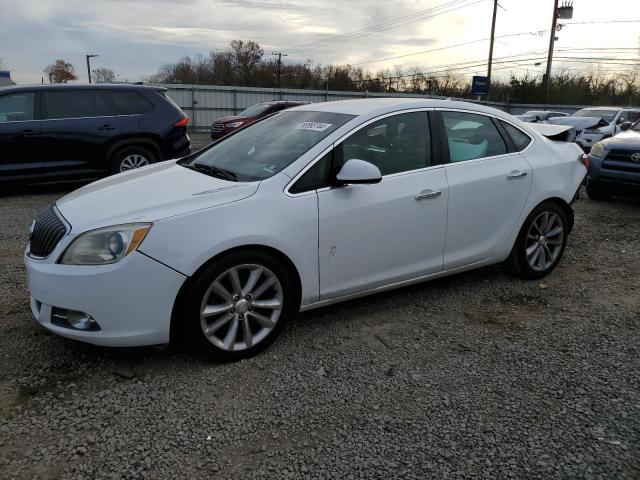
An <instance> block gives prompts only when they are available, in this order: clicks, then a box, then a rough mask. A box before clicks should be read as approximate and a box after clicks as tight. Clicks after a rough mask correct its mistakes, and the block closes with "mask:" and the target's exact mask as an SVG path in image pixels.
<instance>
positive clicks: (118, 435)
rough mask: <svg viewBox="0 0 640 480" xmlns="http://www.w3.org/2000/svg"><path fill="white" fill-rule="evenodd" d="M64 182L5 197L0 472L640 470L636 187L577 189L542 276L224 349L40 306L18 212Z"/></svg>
mask: <svg viewBox="0 0 640 480" xmlns="http://www.w3.org/2000/svg"><path fill="white" fill-rule="evenodd" d="M65 188H69V187H64V186H63V187H48V188H47V189H45V190H44V192H40V191H39V190H40V189H39V188H30V189H25V190H24V191H23V192H22V193H18V194H13V195H11V196H8V197H4V198H0V222H1V224H2V225H3V228H2V230H0V267H1V268H0V282H1V285H2V298H1V301H0V365H1V366H0V478H25V479H27V478H29V479H31V478H40V479H56V478H60V479H81V478H84V479H90V478H91V479H93V478H108V479H115V478H154V479H155V478H205V477H206V478H221V479H224V478H242V479H252V478H274V479H277V478H296V479H297V478H336V479H349V478H367V479H371V478H380V479H390V478H403V479H412V478H415V479H424V478H446V479H453V478H460V479H463V478H464V479H467V478H478V479H485V478H486V479H491V478H494V479H505V478H540V479H543V478H544V479H549V478H557V479H571V478H581V479H582V478H584V479H598V478H602V479H604V478H606V479H613V478H615V479H634V480H635V479H638V478H640V448H639V445H640V356H639V355H638V353H639V352H638V350H639V347H638V345H639V342H638V340H639V323H640V315H639V312H640V290H639V288H640V287H639V285H640V202H638V201H631V200H617V201H612V202H608V203H595V202H592V201H589V200H587V199H584V200H582V201H581V202H580V203H579V204H578V205H577V211H576V217H577V220H576V227H575V231H574V234H573V235H572V237H571V238H570V243H569V246H568V248H567V252H566V256H565V259H564V261H563V263H562V264H561V265H560V267H559V268H558V269H557V271H556V272H555V273H553V274H552V275H551V276H549V277H547V278H546V279H544V280H543V281H539V282H525V281H521V280H515V279H513V278H511V277H508V276H506V275H504V274H503V273H502V272H501V270H500V268H499V267H490V268H485V269H482V270H479V271H475V272H470V273H465V274H461V275H456V276H454V277H451V278H447V279H442V280H437V281H433V282H430V283H426V284H422V285H418V286H414V287H410V288H405V289H402V290H398V291H395V292H390V293H386V294H382V295H378V296H375V297H369V298H366V299H361V300H357V301H352V302H349V303H346V304H342V305H339V306H335V307H332V308H327V309H323V310H319V311H315V312H309V313H306V314H303V315H300V316H299V318H298V319H297V320H296V321H294V322H293V323H292V324H291V325H290V327H289V328H288V329H287V330H286V331H285V332H284V334H283V336H282V337H281V338H279V339H278V340H277V341H276V343H275V344H274V345H273V346H271V347H270V348H269V349H268V350H267V351H266V352H264V353H263V354H261V355H260V356H258V357H256V358H253V359H251V360H248V361H242V362H239V363H235V364H226V365H216V364H207V363H204V362H202V361H200V360H198V359H195V358H192V357H190V356H187V355H184V354H178V353H173V352H171V351H168V350H167V349H164V348H159V347H158V348H141V349H122V350H110V349H102V348H98V347H92V346H89V345H84V344H80V343H75V342H72V341H68V340H64V339H62V338H58V337H56V336H53V335H51V334H48V333H47V332H46V331H44V330H43V329H42V328H40V327H39V326H38V325H37V324H36V323H35V322H34V321H33V320H32V318H31V314H30V311H29V307H28V302H27V291H26V285H25V275H24V268H23V266H22V261H21V258H20V256H21V252H22V249H23V246H24V244H25V236H26V228H27V225H28V224H29V222H30V220H31V218H32V217H33V216H34V214H35V213H36V212H37V211H39V210H40V209H42V208H43V207H45V206H46V205H47V204H48V203H49V202H51V201H53V200H54V199H55V198H56V197H58V196H60V195H61V194H62V193H64V189H65Z"/></svg>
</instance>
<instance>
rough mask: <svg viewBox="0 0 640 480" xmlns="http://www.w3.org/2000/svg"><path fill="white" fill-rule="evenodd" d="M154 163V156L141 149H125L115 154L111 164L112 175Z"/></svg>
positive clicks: (134, 147) (136, 147) (135, 147)
mask: <svg viewBox="0 0 640 480" xmlns="http://www.w3.org/2000/svg"><path fill="white" fill-rule="evenodd" d="M155 161H156V156H155V155H154V154H153V153H151V152H150V151H149V150H147V149H146V148H143V147H138V146H133V147H125V148H123V149H122V150H120V151H118V152H116V154H115V155H114V156H113V160H112V162H111V165H112V171H113V173H122V172H126V171H129V170H133V169H136V168H140V167H146V166H147V165H151V164H152V163H154V162H155Z"/></svg>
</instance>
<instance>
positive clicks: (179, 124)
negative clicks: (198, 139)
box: [173, 117, 189, 127]
mask: <svg viewBox="0 0 640 480" xmlns="http://www.w3.org/2000/svg"><path fill="white" fill-rule="evenodd" d="M188 124H189V117H183V118H181V119H180V120H178V121H177V122H176V123H174V124H173V126H174V127H186V126H187V125H188Z"/></svg>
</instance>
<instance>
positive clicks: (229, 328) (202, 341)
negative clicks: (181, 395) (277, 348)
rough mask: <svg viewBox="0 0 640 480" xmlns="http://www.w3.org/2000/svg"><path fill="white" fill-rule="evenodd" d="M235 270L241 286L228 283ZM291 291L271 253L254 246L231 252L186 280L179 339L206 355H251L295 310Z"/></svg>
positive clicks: (225, 357)
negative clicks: (181, 330) (251, 248)
mask: <svg viewBox="0 0 640 480" xmlns="http://www.w3.org/2000/svg"><path fill="white" fill-rule="evenodd" d="M233 272H236V273H233ZM236 274H237V278H238V282H237V283H238V284H239V286H240V287H241V288H238V286H237V285H236V286H234V278H233V277H234V275H236ZM269 282H271V283H269ZM264 285H269V286H267V287H265V286H264ZM220 286H221V287H222V289H221V288H220ZM261 290H262V291H261ZM295 292H296V290H295V288H294V285H293V282H292V279H291V275H290V274H289V272H288V271H287V269H286V268H285V267H284V266H283V265H282V264H281V263H279V262H278V261H276V260H275V259H273V258H272V257H271V256H269V255H267V254H265V253H262V252H259V251H245V252H236V253H231V254H229V255H227V256H224V257H222V258H221V259H219V260H216V261H215V262H214V263H212V264H211V265H210V266H209V267H207V268H206V269H205V270H204V271H203V272H202V274H200V275H199V276H198V277H197V279H196V280H195V281H194V282H193V284H192V285H191V287H190V289H189V291H188V293H187V296H186V301H185V303H184V305H185V309H184V315H183V316H182V323H181V328H182V329H183V333H184V339H185V340H186V341H187V342H188V343H187V345H188V347H189V348H190V349H191V350H193V351H194V352H195V353H198V354H202V355H204V356H206V357H208V358H209V359H211V360H215V361H221V362H227V361H234V360H239V359H242V358H248V357H252V356H254V355H256V354H257V353H259V352H261V351H262V350H264V349H265V348H266V347H267V346H269V344H270V343H271V342H273V340H275V338H276V337H277V336H278V334H279V333H280V332H281V331H282V329H283V328H284V327H285V325H286V324H287V323H288V322H289V321H290V320H291V318H292V317H293V316H294V315H295V314H296V313H297V311H298V308H299V305H298V300H297V296H296V294H295ZM258 302H260V306H258ZM214 307H217V308H214ZM205 329H206V330H208V332H209V333H208V334H205ZM248 340H249V341H248Z"/></svg>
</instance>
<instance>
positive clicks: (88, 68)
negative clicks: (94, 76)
mask: <svg viewBox="0 0 640 480" xmlns="http://www.w3.org/2000/svg"><path fill="white" fill-rule="evenodd" d="M97 56H98V55H85V57H87V76H88V77H89V83H91V60H90V59H91V58H93V57H97Z"/></svg>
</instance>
